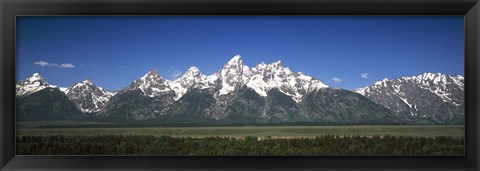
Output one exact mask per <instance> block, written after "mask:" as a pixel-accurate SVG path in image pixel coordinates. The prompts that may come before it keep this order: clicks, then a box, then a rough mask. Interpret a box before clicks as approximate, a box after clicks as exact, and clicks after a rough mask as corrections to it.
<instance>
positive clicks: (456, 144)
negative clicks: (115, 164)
mask: <svg viewBox="0 0 480 171" xmlns="http://www.w3.org/2000/svg"><path fill="white" fill-rule="evenodd" d="M16 141H17V144H16V145H17V146H16V148H17V149H16V151H17V155H159V156H165V155H166V156H171V155H174V156H177V155H189V156H298V155H307V156H347V155H348V156H352V155H353V156H389V155H392V156H393V155H394V156H398V155H408V156H411V155H439V156H452V155H453V156H462V155H464V138H463V137H462V138H458V137H457V138H454V137H446V136H443V137H411V136H410V137H406V136H360V135H354V136H346V135H345V136H344V135H324V136H316V137H305V138H274V137H255V136H246V137H242V138H238V137H228V136H225V137H220V136H216V137H202V138H193V137H170V136H160V137H158V136H150V135H127V136H125V135H95V136H82V135H80V136H63V135H56V136H32V135H28V136H19V137H17V138H16Z"/></svg>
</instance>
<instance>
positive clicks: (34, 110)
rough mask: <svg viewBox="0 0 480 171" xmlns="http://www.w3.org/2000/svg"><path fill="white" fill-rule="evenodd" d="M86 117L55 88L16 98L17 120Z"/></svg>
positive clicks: (52, 119) (80, 118) (76, 118)
mask: <svg viewBox="0 0 480 171" xmlns="http://www.w3.org/2000/svg"><path fill="white" fill-rule="evenodd" d="M85 118H86V117H85V116H84V114H83V113H82V112H81V111H80V109H78V107H77V106H76V105H75V103H73V102H72V101H70V100H69V99H68V97H67V96H66V95H65V94H64V93H63V92H61V91H60V90H59V89H57V88H45V89H43V90H40V91H39V92H36V93H34V94H31V95H27V96H23V97H17V98H16V119H17V121H54V120H83V119H85Z"/></svg>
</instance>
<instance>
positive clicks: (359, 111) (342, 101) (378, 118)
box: [298, 88, 402, 124]
mask: <svg viewBox="0 0 480 171" xmlns="http://www.w3.org/2000/svg"><path fill="white" fill-rule="evenodd" d="M298 105H299V106H300V115H302V116H305V117H306V118H308V119H309V120H313V121H316V122H334V123H359V124H360V123H363V124H378V123H382V124H384V123H402V121H401V120H400V118H398V117H397V116H395V115H394V114H393V113H392V112H391V111H390V110H388V109H387V108H385V107H383V106H381V105H379V104H376V103H374V102H372V101H370V100H369V99H367V98H365V97H363V96H362V95H360V94H357V93H354V92H351V91H348V90H343V89H335V88H325V89H320V90H318V91H315V92H311V93H309V94H308V95H307V96H305V98H304V99H303V100H302V102H300V103H299V104H298Z"/></svg>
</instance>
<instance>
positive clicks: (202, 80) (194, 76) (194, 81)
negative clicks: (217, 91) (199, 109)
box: [169, 66, 214, 100]
mask: <svg viewBox="0 0 480 171" xmlns="http://www.w3.org/2000/svg"><path fill="white" fill-rule="evenodd" d="M169 84H170V88H171V89H172V90H173V91H175V94H176V96H175V100H178V99H180V98H181V97H182V96H183V95H184V94H185V93H186V92H187V91H188V90H189V89H191V88H198V89H204V88H211V87H214V82H209V81H208V79H207V76H205V75H203V74H202V73H201V72H200V70H199V69H198V68H197V67H195V66H192V67H190V68H189V69H188V70H187V71H186V72H185V74H183V76H182V77H180V78H178V79H177V80H175V81H170V82H169Z"/></svg>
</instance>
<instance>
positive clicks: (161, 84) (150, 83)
mask: <svg viewBox="0 0 480 171" xmlns="http://www.w3.org/2000/svg"><path fill="white" fill-rule="evenodd" d="M135 89H140V90H141V91H142V92H143V94H144V95H145V96H148V97H155V96H158V95H161V94H164V93H165V92H169V91H172V90H171V89H170V86H169V85H168V83H167V81H166V80H165V79H163V77H162V76H161V75H160V73H158V71H157V70H156V69H152V70H150V71H149V72H148V73H147V74H145V75H144V76H143V77H141V78H140V79H138V80H135V81H133V83H132V84H130V86H129V87H128V90H135Z"/></svg>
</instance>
